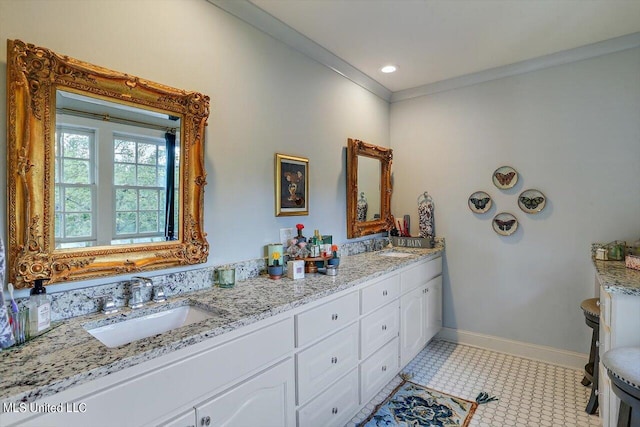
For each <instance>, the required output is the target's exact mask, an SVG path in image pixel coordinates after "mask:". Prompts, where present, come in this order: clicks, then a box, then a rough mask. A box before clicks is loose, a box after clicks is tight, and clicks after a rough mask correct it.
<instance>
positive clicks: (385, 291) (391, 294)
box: [360, 274, 400, 314]
mask: <svg viewBox="0 0 640 427" xmlns="http://www.w3.org/2000/svg"><path fill="white" fill-rule="evenodd" d="M360 292H361V302H362V311H361V312H362V314H367V313H369V312H370V311H371V310H374V309H376V308H378V307H381V306H383V305H385V304H387V303H389V302H391V301H393V300H394V299H395V298H397V297H399V296H400V275H399V274H395V275H393V276H391V277H387V278H386V279H383V280H381V281H379V282H377V283H374V284H373V285H371V286H367V287H366V288H364V289H362V290H361V291H360Z"/></svg>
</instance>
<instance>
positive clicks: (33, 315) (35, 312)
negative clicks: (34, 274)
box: [29, 279, 51, 336]
mask: <svg viewBox="0 0 640 427" xmlns="http://www.w3.org/2000/svg"><path fill="white" fill-rule="evenodd" d="M43 282H44V280H42V279H36V281H35V286H34V287H33V288H32V289H31V292H30V296H29V331H30V332H31V336H34V335H37V334H38V333H40V332H42V331H44V330H45V329H47V328H48V327H49V326H51V304H49V300H48V299H47V290H46V289H45V288H44V286H43Z"/></svg>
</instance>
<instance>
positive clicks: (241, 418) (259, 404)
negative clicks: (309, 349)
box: [196, 359, 295, 427]
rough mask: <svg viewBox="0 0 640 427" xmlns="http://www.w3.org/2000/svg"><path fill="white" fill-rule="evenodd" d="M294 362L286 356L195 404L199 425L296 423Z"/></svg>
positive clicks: (288, 424)
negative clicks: (225, 389) (237, 383)
mask: <svg viewBox="0 0 640 427" xmlns="http://www.w3.org/2000/svg"><path fill="white" fill-rule="evenodd" d="M294 410H295V399H294V366H293V360H292V359H287V360H285V361H284V362H282V363H280V364H279V365H276V366H275V367H273V368H270V369H269V370H267V371H265V372H263V373H262V374H259V375H258V376H256V377H253V378H251V379H249V380H248V381H245V382H243V383H241V384H239V385H237V386H236V387H233V388H232V389H230V390H228V391H226V392H224V393H223V394H221V395H219V396H217V397H214V398H213V399H211V400H210V401H209V402H207V403H205V404H202V405H200V406H197V407H196V419H197V421H198V426H265V427H266V426H291V427H293V426H294V425H295V412H294Z"/></svg>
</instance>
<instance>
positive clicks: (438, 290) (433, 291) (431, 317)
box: [426, 276, 442, 341]
mask: <svg viewBox="0 0 640 427" xmlns="http://www.w3.org/2000/svg"><path fill="white" fill-rule="evenodd" d="M440 329H442V276H438V277H435V278H433V279H431V280H429V282H428V283H427V327H426V340H427V341H429V340H430V339H431V338H433V337H434V336H435V335H436V334H437V333H438V332H440Z"/></svg>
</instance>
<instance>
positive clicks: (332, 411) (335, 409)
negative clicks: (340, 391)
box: [331, 407, 338, 415]
mask: <svg viewBox="0 0 640 427" xmlns="http://www.w3.org/2000/svg"><path fill="white" fill-rule="evenodd" d="M331 413H332V414H333V415H335V414H337V413H338V408H336V407H333V408H331Z"/></svg>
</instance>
